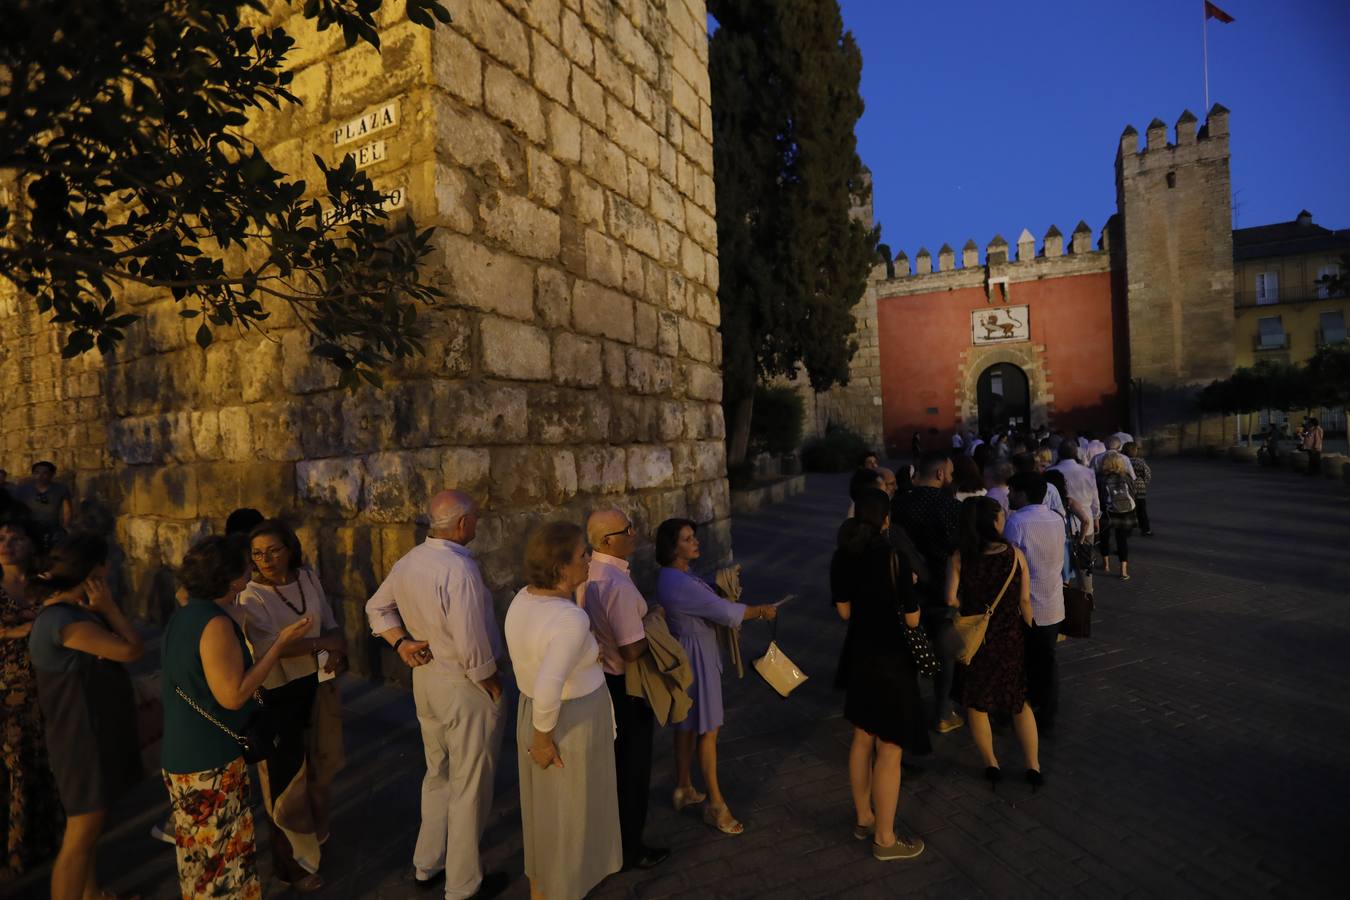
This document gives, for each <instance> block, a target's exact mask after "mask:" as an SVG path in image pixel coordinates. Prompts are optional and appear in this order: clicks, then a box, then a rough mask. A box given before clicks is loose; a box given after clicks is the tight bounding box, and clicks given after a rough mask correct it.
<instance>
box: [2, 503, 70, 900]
mask: <svg viewBox="0 0 1350 900" xmlns="http://www.w3.org/2000/svg"><path fill="white" fill-rule="evenodd" d="M40 545H41V536H40V535H39V534H38V532H37V530H36V529H35V528H33V527H32V526H31V525H30V524H29V523H27V522H26V521H23V520H20V519H12V520H8V521H0V755H3V764H4V770H5V771H4V774H3V775H0V840H2V841H3V852H4V856H3V857H0V883H3V882H6V881H9V880H11V879H13V878H15V877H17V876H19V875H22V874H23V873H24V872H26V871H28V869H29V868H31V867H32V866H33V865H34V864H36V863H40V862H42V861H44V860H46V859H48V858H50V857H51V856H52V855H54V854H55V853H56V848H57V845H58V844H59V843H60V841H61V826H62V818H63V816H62V814H61V800H60V798H59V797H58V796H57V794H56V781H55V779H53V778H52V771H51V769H50V768H49V767H48V765H47V742H46V739H45V737H44V736H43V733H42V710H41V708H40V707H39V706H38V696H37V681H36V675H35V674H34V672H33V662H32V660H31V659H30V658H29V656H28V633H29V632H30V631H32V629H33V619H34V618H36V617H37V604H36V603H32V602H30V601H28V600H27V599H26V598H25V594H26V593H27V591H26V588H27V584H28V578H29V576H30V575H31V574H32V571H31V570H32V566H33V561H34V554H36V552H37V548H38V547H39V546H40Z"/></svg>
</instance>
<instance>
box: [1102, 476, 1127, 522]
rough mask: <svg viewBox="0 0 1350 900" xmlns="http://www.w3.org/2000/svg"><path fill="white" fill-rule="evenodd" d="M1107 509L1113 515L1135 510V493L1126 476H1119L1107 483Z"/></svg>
mask: <svg viewBox="0 0 1350 900" xmlns="http://www.w3.org/2000/svg"><path fill="white" fill-rule="evenodd" d="M1106 511H1107V512H1108V513H1110V514H1111V515H1113V516H1123V515H1126V514H1128V513H1132V512H1134V495H1133V494H1131V492H1130V484H1129V482H1128V481H1126V480H1125V479H1124V478H1121V477H1119V476H1117V477H1115V478H1112V479H1111V480H1109V481H1108V482H1107V483H1106Z"/></svg>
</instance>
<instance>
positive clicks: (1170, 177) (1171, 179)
mask: <svg viewBox="0 0 1350 900" xmlns="http://www.w3.org/2000/svg"><path fill="white" fill-rule="evenodd" d="M1167 186H1168V187H1169V188H1174V187H1176V186H1177V173H1176V172H1168V173H1167Z"/></svg>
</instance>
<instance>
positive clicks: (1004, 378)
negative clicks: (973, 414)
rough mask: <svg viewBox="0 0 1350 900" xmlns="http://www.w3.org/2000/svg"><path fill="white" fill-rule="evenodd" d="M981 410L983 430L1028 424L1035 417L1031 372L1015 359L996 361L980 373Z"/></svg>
mask: <svg viewBox="0 0 1350 900" xmlns="http://www.w3.org/2000/svg"><path fill="white" fill-rule="evenodd" d="M975 392H976V396H977V399H978V402H979V410H980V433H981V434H988V433H989V432H991V431H994V430H996V429H999V428H1004V427H1006V426H1008V425H1016V426H1020V427H1026V426H1027V425H1028V424H1030V420H1031V390H1030V388H1029V386H1028V384H1027V373H1026V372H1023V371H1022V370H1021V369H1020V368H1019V367H1017V366H1015V365H1013V364H1012V363H1006V362H1001V363H994V364H993V365H992V366H990V367H989V368H987V369H985V370H984V371H983V372H981V373H980V379H979V381H978V382H976V386H975Z"/></svg>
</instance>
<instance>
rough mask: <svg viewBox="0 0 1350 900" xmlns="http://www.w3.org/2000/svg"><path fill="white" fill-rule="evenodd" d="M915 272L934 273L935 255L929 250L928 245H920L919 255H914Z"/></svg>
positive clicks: (922, 273) (919, 273) (917, 273)
mask: <svg viewBox="0 0 1350 900" xmlns="http://www.w3.org/2000/svg"><path fill="white" fill-rule="evenodd" d="M914 274H915V275H931V274H933V255H932V254H931V253H929V252H928V248H927V247H920V248H919V255H918V256H916V257H914Z"/></svg>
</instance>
